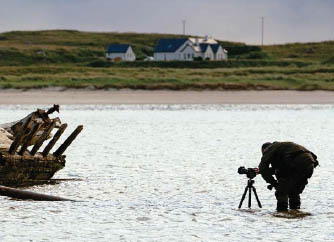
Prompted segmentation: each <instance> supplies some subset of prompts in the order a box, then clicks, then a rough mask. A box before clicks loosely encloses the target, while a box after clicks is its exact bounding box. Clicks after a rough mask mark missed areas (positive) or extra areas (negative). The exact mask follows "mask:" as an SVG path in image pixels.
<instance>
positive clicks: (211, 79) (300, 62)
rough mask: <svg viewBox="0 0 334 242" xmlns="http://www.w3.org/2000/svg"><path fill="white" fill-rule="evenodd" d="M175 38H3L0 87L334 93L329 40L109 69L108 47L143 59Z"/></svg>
mask: <svg viewBox="0 0 334 242" xmlns="http://www.w3.org/2000/svg"><path fill="white" fill-rule="evenodd" d="M180 37H184V36H180V35H172V34H139V33H94V32H80V31H74V30H48V31H14V32H7V33H2V34H0V87H14V88H35V87H46V86H65V87H87V86H93V87H96V88H134V89H138V88H141V89H160V88H169V89H205V88H209V89H297V90H314V89H325V90H334V79H333V77H332V76H333V73H334V41H326V42H319V43H293V44H285V45H271V46H263V47H261V46H249V45H246V44H243V43H235V42H227V41H219V42H220V43H221V44H222V46H223V47H224V48H225V49H227V50H228V52H229V61H228V62H207V61H203V62H143V61H138V62H135V63H111V62H108V61H106V60H105V51H106V48H107V46H108V45H109V44H110V43H127V44H130V45H131V46H132V47H133V48H134V51H135V53H136V55H137V58H138V59H139V60H140V59H143V58H145V56H151V55H153V49H154V46H155V44H156V43H157V41H158V40H159V39H160V38H180Z"/></svg>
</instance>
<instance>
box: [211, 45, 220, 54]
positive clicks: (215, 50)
mask: <svg viewBox="0 0 334 242" xmlns="http://www.w3.org/2000/svg"><path fill="white" fill-rule="evenodd" d="M210 46H211V49H212V51H213V53H215V54H216V53H217V51H218V49H219V46H220V44H211V45H210Z"/></svg>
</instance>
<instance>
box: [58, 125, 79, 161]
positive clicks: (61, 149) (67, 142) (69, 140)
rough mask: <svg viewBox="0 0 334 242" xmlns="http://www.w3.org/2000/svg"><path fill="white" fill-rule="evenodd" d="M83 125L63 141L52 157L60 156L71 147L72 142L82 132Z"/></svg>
mask: <svg viewBox="0 0 334 242" xmlns="http://www.w3.org/2000/svg"><path fill="white" fill-rule="evenodd" d="M82 129H83V125H79V126H78V127H77V128H76V129H75V130H74V131H73V133H72V134H71V135H70V136H69V137H68V138H67V139H66V140H65V141H64V143H63V144H62V145H61V146H60V147H59V148H58V149H57V150H56V152H54V153H53V155H54V156H56V157H59V156H61V155H62V154H63V153H64V152H65V150H66V149H67V148H68V147H69V146H70V145H71V143H72V142H73V140H74V139H75V138H76V137H77V136H78V134H79V133H80V132H81V131H82Z"/></svg>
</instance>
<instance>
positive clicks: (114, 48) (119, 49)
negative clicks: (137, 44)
mask: <svg viewBox="0 0 334 242" xmlns="http://www.w3.org/2000/svg"><path fill="white" fill-rule="evenodd" d="M129 47H130V45H126V44H111V45H109V46H108V49H107V52H108V53H126V52H127V50H128V49H129Z"/></svg>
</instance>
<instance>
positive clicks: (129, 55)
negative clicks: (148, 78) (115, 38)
mask: <svg viewBox="0 0 334 242" xmlns="http://www.w3.org/2000/svg"><path fill="white" fill-rule="evenodd" d="M106 57H107V59H108V60H113V61H117V60H119V61H135V60H136V55H135V53H134V52H133V50H132V47H131V46H130V45H126V44H111V45H109V46H108V49H107V53H106Z"/></svg>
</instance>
